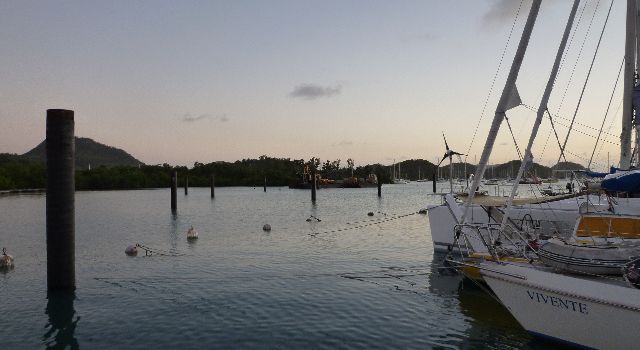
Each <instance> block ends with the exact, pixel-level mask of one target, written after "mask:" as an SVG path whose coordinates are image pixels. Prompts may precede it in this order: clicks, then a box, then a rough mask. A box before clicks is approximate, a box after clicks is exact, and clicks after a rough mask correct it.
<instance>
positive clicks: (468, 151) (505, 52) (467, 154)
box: [464, 0, 524, 163]
mask: <svg viewBox="0 0 640 350" xmlns="http://www.w3.org/2000/svg"><path fill="white" fill-rule="evenodd" d="M523 2H524V0H520V5H518V10H517V11H516V15H515V17H514V19H513V23H512V24H511V30H509V35H508V36H507V42H506V43H505V45H504V49H503V50H502V55H501V56H500V61H499V62H498V68H497V69H496V72H495V74H494V75H493V78H492V79H491V85H490V86H489V93H488V94H487V98H486V99H485V100H484V104H483V106H482V112H480V119H479V120H478V123H477V124H476V128H475V130H474V131H473V137H471V143H470V144H469V148H467V152H466V155H465V157H464V162H465V163H466V162H467V157H468V156H469V154H470V153H471V147H472V146H473V143H474V141H475V139H476V135H477V134H478V129H479V128H480V123H481V122H482V119H483V118H484V113H485V111H486V110H487V105H488V104H489V98H491V95H492V94H493V88H494V87H495V84H496V80H497V79H498V73H500V69H501V68H502V62H503V61H504V56H505V55H506V54H507V48H509V43H510V42H511V36H512V34H513V30H514V29H515V27H516V23H517V22H518V18H519V17H520V10H521V9H522V3H523Z"/></svg>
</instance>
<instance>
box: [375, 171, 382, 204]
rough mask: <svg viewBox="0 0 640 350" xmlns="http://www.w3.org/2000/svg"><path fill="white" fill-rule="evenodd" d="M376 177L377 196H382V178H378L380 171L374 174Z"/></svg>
mask: <svg viewBox="0 0 640 350" xmlns="http://www.w3.org/2000/svg"><path fill="white" fill-rule="evenodd" d="M376 177H377V178H378V179H377V180H378V198H380V197H382V179H381V178H380V173H378V174H376Z"/></svg>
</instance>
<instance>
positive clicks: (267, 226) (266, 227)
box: [262, 224, 271, 231]
mask: <svg viewBox="0 0 640 350" xmlns="http://www.w3.org/2000/svg"><path fill="white" fill-rule="evenodd" d="M262 231H271V225H269V224H264V226H262Z"/></svg>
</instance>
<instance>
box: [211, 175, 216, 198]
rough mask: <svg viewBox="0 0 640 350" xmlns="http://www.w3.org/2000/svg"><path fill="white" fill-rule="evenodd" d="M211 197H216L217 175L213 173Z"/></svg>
mask: <svg viewBox="0 0 640 350" xmlns="http://www.w3.org/2000/svg"><path fill="white" fill-rule="evenodd" d="M211 198H216V175H215V174H211Z"/></svg>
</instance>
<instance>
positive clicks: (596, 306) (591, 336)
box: [481, 263, 640, 349]
mask: <svg viewBox="0 0 640 350" xmlns="http://www.w3.org/2000/svg"><path fill="white" fill-rule="evenodd" d="M484 264H485V263H483V264H482V265H483V266H484V267H486V268H487V270H481V274H482V276H483V279H484V280H485V281H486V282H487V284H488V285H489V287H491V290H492V291H493V292H494V293H495V294H496V295H497V296H498V298H499V299H500V301H501V302H502V303H503V304H504V305H505V306H506V307H507V308H508V309H509V311H510V312H511V314H512V315H513V316H514V317H515V318H516V320H518V322H519V323H520V324H521V325H522V326H523V327H524V328H525V329H526V330H527V331H529V332H530V333H532V334H533V335H537V336H541V337H545V338H552V339H555V340H558V341H561V342H565V343H570V344H573V345H579V346H583V347H589V348H597V349H635V348H638V342H639V341H640V333H638V327H637V324H638V321H639V320H640V290H638V289H634V288H631V287H625V286H623V285H614V284H610V283H603V282H601V281H594V280H586V279H582V278H577V277H572V276H567V275H562V274H557V273H553V272H549V271H542V270H538V269H535V268H531V267H522V266H517V265H515V264H506V265H498V264H495V263H491V264H486V265H484ZM516 276H519V277H516Z"/></svg>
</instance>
